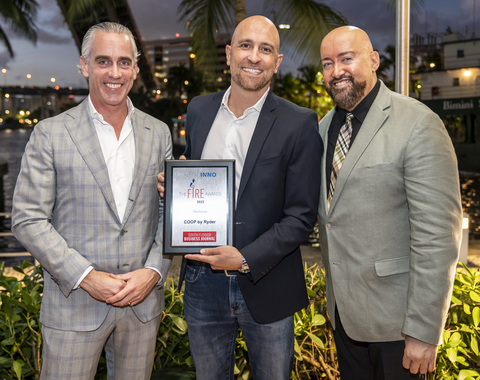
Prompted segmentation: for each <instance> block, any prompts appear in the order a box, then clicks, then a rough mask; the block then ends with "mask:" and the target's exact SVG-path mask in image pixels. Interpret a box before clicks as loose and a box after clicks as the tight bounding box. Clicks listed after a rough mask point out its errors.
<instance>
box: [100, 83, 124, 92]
mask: <svg viewBox="0 0 480 380" xmlns="http://www.w3.org/2000/svg"><path fill="white" fill-rule="evenodd" d="M104 84H105V86H107V87H108V88H111V89H113V90H115V89H117V88H120V87H122V84H120V83H104Z"/></svg>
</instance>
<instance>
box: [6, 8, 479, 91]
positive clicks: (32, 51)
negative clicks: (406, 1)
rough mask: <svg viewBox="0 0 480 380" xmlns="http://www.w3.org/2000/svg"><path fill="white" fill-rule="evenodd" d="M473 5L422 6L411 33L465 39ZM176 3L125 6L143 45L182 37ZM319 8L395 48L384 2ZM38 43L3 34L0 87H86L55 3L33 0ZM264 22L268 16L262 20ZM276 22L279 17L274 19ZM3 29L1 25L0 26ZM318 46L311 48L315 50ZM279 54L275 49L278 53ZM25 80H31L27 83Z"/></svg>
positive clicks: (391, 13) (379, 44) (289, 64)
mask: <svg viewBox="0 0 480 380" xmlns="http://www.w3.org/2000/svg"><path fill="white" fill-rule="evenodd" d="M474 1H477V0H425V6H424V7H423V9H422V10H421V11H420V12H417V14H416V16H413V17H412V21H411V32H412V33H423V34H424V33H425V32H427V31H428V32H433V33H442V32H445V31H446V29H447V27H448V26H450V27H451V29H452V30H453V31H458V32H461V33H462V34H463V35H468V37H471V35H472V29H473V25H474V14H473V9H474V3H473V2H474ZM180 2H181V0H129V3H130V7H131V10H132V12H133V15H134V17H135V21H136V23H137V26H138V28H139V29H140V33H141V34H142V36H143V38H144V40H146V41H148V40H154V39H161V38H173V37H174V36H175V33H180V35H181V36H186V35H187V33H186V30H185V29H184V27H183V25H181V24H180V23H178V22H177V19H178V14H177V6H178V4H180ZM246 2H247V14H248V15H249V16H251V15H254V14H261V12H262V6H263V1H261V0H260V1H259V0H246ZM322 2H323V3H324V4H327V5H328V6H330V7H332V8H334V9H336V10H337V11H339V12H340V13H342V14H343V15H344V16H345V17H346V18H347V20H348V21H349V23H350V24H351V25H355V26H358V27H360V28H362V29H364V30H365V31H366V32H367V33H368V34H369V35H370V37H371V39H372V42H373V45H374V48H375V49H377V50H379V51H380V53H381V52H382V51H383V49H384V48H385V47H386V46H387V45H389V44H390V45H394V44H395V10H394V9H390V8H388V7H387V6H386V5H385V4H386V2H387V1H386V0H323V1H322ZM38 3H39V14H38V18H37V21H36V23H37V26H38V42H37V45H36V46H34V45H33V44H32V43H31V42H29V41H26V40H24V39H22V38H20V37H17V36H16V35H15V34H14V33H13V32H10V31H8V30H7V34H8V36H9V38H10V41H11V43H12V45H13V49H14V51H15V57H14V58H13V59H12V58H10V57H9V55H8V53H7V51H6V49H5V48H4V46H3V45H1V44H0V70H1V69H2V68H6V69H7V73H6V74H3V73H2V72H1V71H0V84H1V85H2V86H3V85H5V84H7V85H29V86H30V85H37V86H50V85H51V84H52V83H51V82H50V78H52V77H54V78H55V79H56V82H55V85H59V86H61V87H66V86H74V87H87V84H86V81H85V79H84V78H83V76H82V75H81V74H80V73H79V72H78V70H77V67H76V65H77V64H78V57H79V53H78V50H77V47H76V46H75V43H74V41H73V38H72V35H71V33H70V30H69V29H68V27H67V25H66V24H65V22H64V20H63V17H62V15H61V13H60V9H59V8H58V5H57V2H56V1H55V0H38ZM479 8H480V1H477V3H476V11H475V14H476V15H477V16H476V20H475V21H476V22H475V34H476V36H477V37H480V9H479ZM266 16H268V15H266ZM277 20H278V22H281V15H278V16H277ZM0 24H1V25H2V28H5V29H6V27H5V24H4V21H3V20H0ZM319 46H320V41H319V45H318V46H315V47H312V48H315V49H318V48H319ZM280 50H281V49H280ZM296 68H297V66H296V64H295V63H294V62H293V61H292V60H291V59H288V57H286V59H284V62H283V63H282V66H281V67H280V71H281V72H287V71H292V72H295V70H296ZM27 74H30V75H31V78H30V79H27Z"/></svg>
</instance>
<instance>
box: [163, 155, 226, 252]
mask: <svg viewBox="0 0 480 380" xmlns="http://www.w3.org/2000/svg"><path fill="white" fill-rule="evenodd" d="M234 181H235V161H234V160H175V161H173V160H167V161H166V162H165V198H164V223H163V230H164V235H163V246H164V253H166V254H180V255H183V254H187V253H198V252H199V251H200V249H201V248H213V247H218V246H221V245H233V244H234V214H235V206H234V205H235V182H234Z"/></svg>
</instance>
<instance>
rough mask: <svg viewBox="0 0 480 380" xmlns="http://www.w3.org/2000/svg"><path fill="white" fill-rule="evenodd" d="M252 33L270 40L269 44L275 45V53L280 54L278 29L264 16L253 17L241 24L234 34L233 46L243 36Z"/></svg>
mask: <svg viewBox="0 0 480 380" xmlns="http://www.w3.org/2000/svg"><path fill="white" fill-rule="evenodd" d="M252 32H253V33H257V35H259V36H264V38H265V39H268V40H269V42H270V43H272V44H273V45H274V47H275V51H276V53H277V54H278V51H279V49H280V36H279V34H278V30H277V27H276V26H275V24H274V23H273V22H272V21H270V20H269V19H268V18H266V17H264V16H251V17H248V18H246V19H245V20H243V21H242V22H240V23H239V24H238V25H237V27H236V28H235V31H234V32H233V36H232V45H233V44H234V43H235V42H237V41H238V39H239V38H241V36H243V35H245V34H246V33H249V34H250V33H252Z"/></svg>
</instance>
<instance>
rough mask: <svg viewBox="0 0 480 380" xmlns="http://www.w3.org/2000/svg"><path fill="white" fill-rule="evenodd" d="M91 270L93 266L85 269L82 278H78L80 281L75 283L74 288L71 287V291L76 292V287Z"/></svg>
mask: <svg viewBox="0 0 480 380" xmlns="http://www.w3.org/2000/svg"><path fill="white" fill-rule="evenodd" d="M92 270H93V266H91V265H90V266H89V267H88V268H87V269H85V272H83V274H82V276H81V277H80V279H79V280H78V281H77V283H76V284H75V286H74V287H73V290H77V289H78V287H79V286H80V284H81V283H82V281H83V279H84V278H85V277H87V275H88V274H89V273H90V272H91V271H92Z"/></svg>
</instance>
